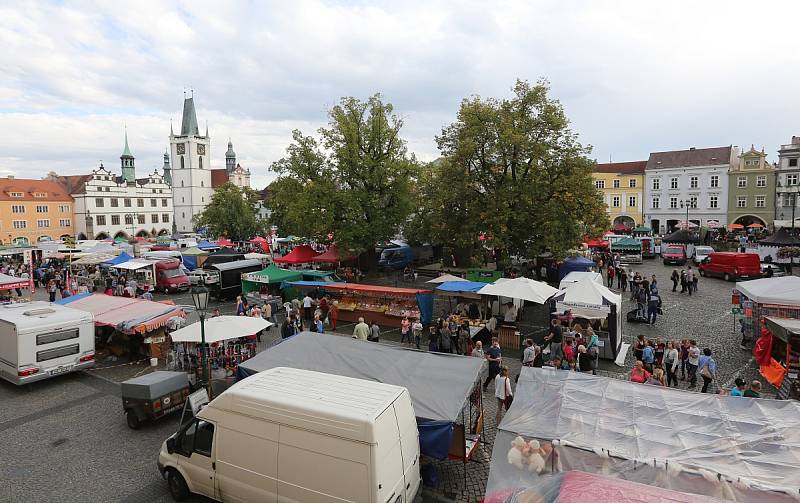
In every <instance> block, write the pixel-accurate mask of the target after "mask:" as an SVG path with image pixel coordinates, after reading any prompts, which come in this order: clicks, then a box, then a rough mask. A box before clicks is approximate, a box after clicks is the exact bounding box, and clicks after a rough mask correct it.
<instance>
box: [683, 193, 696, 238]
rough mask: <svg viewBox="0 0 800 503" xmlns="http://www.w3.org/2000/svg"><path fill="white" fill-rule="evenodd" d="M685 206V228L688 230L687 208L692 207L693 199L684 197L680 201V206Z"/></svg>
mask: <svg viewBox="0 0 800 503" xmlns="http://www.w3.org/2000/svg"><path fill="white" fill-rule="evenodd" d="M684 207H685V208H686V220H685V222H686V230H687V231H688V230H689V208H694V201H692V200H691V199H685V200H683V201H681V208H684Z"/></svg>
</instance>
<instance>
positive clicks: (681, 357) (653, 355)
mask: <svg viewBox="0 0 800 503" xmlns="http://www.w3.org/2000/svg"><path fill="white" fill-rule="evenodd" d="M633 356H634V359H635V361H636V363H635V364H634V367H633V369H632V370H631V376H630V380H631V381H632V382H636V383H643V384H652V385H656V386H669V387H677V386H678V375H679V374H680V380H681V381H687V380H688V381H689V386H688V388H689V389H693V388H695V387H696V386H697V382H698V381H697V377H698V375H699V376H700V378H701V379H702V380H703V387H702V389H701V392H702V393H708V391H709V388H710V387H711V384H712V383H714V381H715V380H716V378H717V362H716V361H715V360H714V358H713V356H712V354H711V349H709V348H704V349H703V350H702V351H701V350H700V348H698V346H697V341H695V340H690V339H683V340H681V341H668V342H666V343H665V342H664V341H662V340H661V339H660V338H656V339H655V340H648V339H646V338H645V336H644V335H639V336H638V337H637V339H636V343H635V344H634V346H633Z"/></svg>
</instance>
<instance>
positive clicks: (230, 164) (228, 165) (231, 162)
mask: <svg viewBox="0 0 800 503" xmlns="http://www.w3.org/2000/svg"><path fill="white" fill-rule="evenodd" d="M234 169H236V152H234V151H233V143H231V140H230V138H229V139H228V151H227V152H225V171H227V172H228V176H230V174H231V173H233V170H234Z"/></svg>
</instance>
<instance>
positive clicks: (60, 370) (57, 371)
mask: <svg viewBox="0 0 800 503" xmlns="http://www.w3.org/2000/svg"><path fill="white" fill-rule="evenodd" d="M71 369H72V367H71V366H69V365H65V366H63V367H58V368H54V369H53V370H51V371H50V372H49V373H50V375H51V376H54V375H58V374H65V373H67V372H69V371H70V370H71Z"/></svg>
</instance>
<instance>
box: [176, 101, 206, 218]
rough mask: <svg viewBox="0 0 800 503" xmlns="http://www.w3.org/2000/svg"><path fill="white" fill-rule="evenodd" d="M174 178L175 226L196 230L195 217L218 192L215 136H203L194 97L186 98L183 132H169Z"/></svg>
mask: <svg viewBox="0 0 800 503" xmlns="http://www.w3.org/2000/svg"><path fill="white" fill-rule="evenodd" d="M169 145H170V154H171V155H170V157H171V165H172V166H171V167H172V169H171V170H170V179H171V181H172V201H173V206H174V208H175V229H176V230H177V231H178V232H192V231H194V229H195V225H194V222H193V218H194V217H195V216H196V215H198V214H200V213H202V211H203V210H204V209H205V207H206V205H207V204H208V203H209V202H211V196H212V194H213V192H214V189H213V187H212V183H211V171H212V170H211V137H210V136H209V135H208V127H206V134H205V135H201V134H200V132H199V130H198V127H197V113H196V112H195V108H194V97H193V96H192V97H189V98H185V99H184V100H183V119H182V121H181V131H180V133H179V134H175V133H174V132H173V131H172V126H170V135H169Z"/></svg>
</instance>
